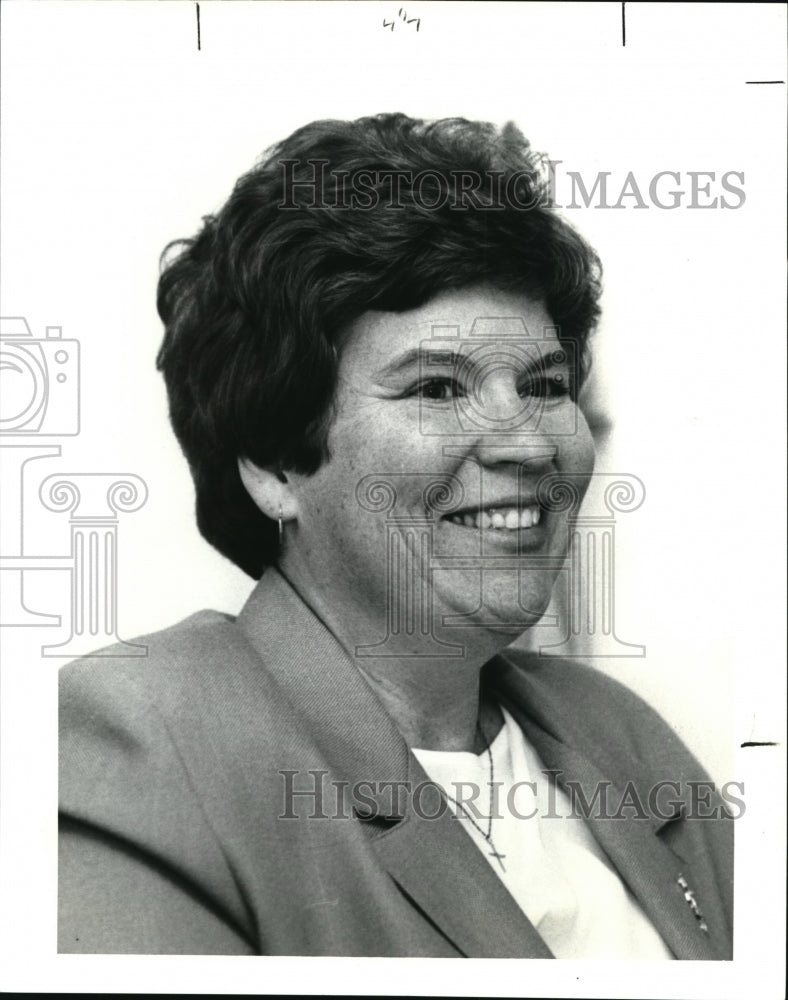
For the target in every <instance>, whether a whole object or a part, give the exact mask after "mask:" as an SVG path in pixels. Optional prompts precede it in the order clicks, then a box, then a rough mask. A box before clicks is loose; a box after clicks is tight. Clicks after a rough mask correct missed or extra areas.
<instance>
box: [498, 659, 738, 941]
mask: <svg viewBox="0 0 788 1000" xmlns="http://www.w3.org/2000/svg"><path fill="white" fill-rule="evenodd" d="M498 681H499V683H500V685H501V686H500V693H501V695H502V700H503V701H504V702H505V704H506V707H507V708H508V709H509V711H510V712H511V714H512V715H513V717H514V718H515V719H516V721H517V722H518V724H519V725H520V727H521V728H522V730H523V732H524V733H525V735H526V737H527V739H529V740H530V741H531V743H532V745H533V746H534V748H535V749H536V752H537V753H538V755H539V757H540V759H541V760H542V763H543V764H544V765H545V769H546V770H548V769H549V770H551V771H555V772H558V773H557V774H556V780H557V782H558V783H559V785H562V786H564V788H565V789H566V782H567V781H572V782H576V783H577V784H576V785H575V787H576V788H577V787H578V786H579V787H580V788H581V789H583V790H584V794H585V798H586V801H589V802H590V801H592V799H593V794H594V791H595V790H596V789H598V788H599V787H600V785H601V784H602V783H605V782H607V784H608V791H607V795H608V802H609V803H613V806H612V807H611V809H610V810H609V812H613V813H614V812H615V811H616V809H617V807H618V806H619V804H620V803H621V802H623V801H626V799H625V787H626V781H625V780H622V775H621V774H620V771H621V766H620V764H619V766H618V767H614V766H611V762H610V761H609V760H607V761H605V760H604V756H605V755H604V753H603V752H600V749H599V747H598V746H597V747H593V746H592V747H589V746H575V745H571V744H570V743H569V740H570V739H572V740H573V741H575V740H577V739H578V733H579V732H580V727H575V726H573V725H572V721H571V719H570V718H568V713H567V711H566V706H560V705H557V704H551V702H550V699H549V698H545V696H544V691H542V690H539V689H538V687H535V689H534V690H531V689H530V684H529V681H530V678H529V676H528V673H527V671H514V670H511V669H509V670H508V671H505V672H504V673H503V674H502V675H501V676H500V677H499V678H498ZM535 705H538V712H534V706H535ZM557 734H558V735H557ZM580 741H581V742H582V737H581V738H580ZM600 760H601V761H602V763H601V765H600V763H599V761H600ZM638 791H639V795H638V801H639V802H640V803H641V804H643V805H644V807H645V804H646V803H647V802H648V789H642V788H641V789H639V790H638ZM684 808H685V803H683V802H681V801H679V800H678V798H677V804H676V810H675V814H674V816H673V817H672V818H670V819H665V818H664V816H659V815H656V816H655V815H653V814H649V815H648V818H641V819H633V818H631V813H626V812H625V813H624V816H625V817H626V818H619V819H615V818H612V816H611V815H607V816H606V815H604V811H602V810H600V809H594V808H592V810H591V812H590V815H589V817H588V818H587V819H585V818H584V820H583V821H584V822H586V823H587V825H588V827H589V829H590V830H591V832H592V833H593V834H594V836H595V837H596V839H597V841H598V842H599V844H600V846H601V847H602V849H603V850H604V852H605V854H606V855H607V856H608V858H609V859H610V861H611V862H612V864H613V867H614V868H615V870H616V872H617V873H618V874H619V875H620V876H621V878H622V879H623V881H624V882H625V883H626V885H627V886H628V887H629V889H630V891H631V892H632V894H633V895H634V896H635V898H636V899H637V901H638V902H639V904H640V906H641V907H642V909H643V911H644V912H645V913H646V915H647V916H648V917H649V919H650V920H651V921H652V923H653V924H654V926H655V927H656V928H657V930H658V931H659V932H660V934H661V935H662V937H663V939H664V941H665V943H666V944H667V945H668V947H669V948H670V949H671V951H672V952H673V953H674V955H675V956H676V958H680V959H720V958H722V957H724V956H723V955H722V954H721V952H719V951H718V949H717V948H716V947H715V945H714V943H713V941H712V939H711V937H710V936H709V934H708V932H707V931H704V930H703V929H702V927H701V921H700V920H699V919H698V917H696V915H695V913H694V911H693V909H692V907H691V905H690V903H689V901H688V899H687V898H686V897H685V892H686V891H687V888H686V887H685V886H689V887H691V886H692V885H693V884H694V883H693V875H692V871H691V869H690V867H689V865H687V863H686V862H685V861H683V860H682V859H681V858H679V857H678V856H677V855H676V854H674V853H673V851H671V850H670V848H669V847H667V846H666V844H665V843H663V841H662V840H661V839H660V834H661V833H662V832H663V831H664V830H665V829H666V828H667V826H668V824H670V823H677V822H678V823H681V822H686V821H685V820H684V819H683V818H682V814H683V811H684ZM646 811H647V812H648V809H647V807H646ZM600 813H601V814H600ZM682 881H683V883H684V885H683V884H682Z"/></svg>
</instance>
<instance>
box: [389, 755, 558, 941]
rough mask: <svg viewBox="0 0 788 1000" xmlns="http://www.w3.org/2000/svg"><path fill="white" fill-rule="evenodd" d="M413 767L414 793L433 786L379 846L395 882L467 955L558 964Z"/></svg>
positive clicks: (438, 796)
mask: <svg viewBox="0 0 788 1000" xmlns="http://www.w3.org/2000/svg"><path fill="white" fill-rule="evenodd" d="M411 763H412V766H411V769H410V774H409V780H410V782H411V784H410V785H409V787H410V788H411V789H412V790H415V789H417V788H418V787H419V786H420V785H421V783H422V782H426V784H424V785H423V786H422V791H421V792H419V793H417V797H416V796H414V800H413V801H412V802H411V808H410V809H409V810H408V813H407V815H406V816H405V818H404V819H403V820H402V821H401V822H400V823H399V824H397V825H396V826H395V827H394V828H393V829H391V830H390V831H389V832H387V833H385V834H383V835H382V836H379V837H378V838H377V839H376V840H375V845H374V846H375V850H376V852H377V854H378V857H379V858H380V860H381V862H382V863H383V864H384V865H385V867H386V869H387V870H388V872H389V873H390V875H391V877H392V878H393V879H394V880H395V881H396V882H397V884H398V885H399V886H400V888H401V889H402V891H403V892H404V893H405V894H406V895H407V896H409V897H410V899H411V900H412V901H413V903H414V904H415V905H416V906H417V907H418V908H419V909H420V910H421V911H422V912H423V913H425V914H426V916H427V917H429V919H430V920H431V921H432V923H433V924H435V925H436V926H437V927H438V928H440V930H441V931H442V932H443V934H444V935H445V936H446V937H447V938H449V940H450V941H452V943H453V944H454V945H455V947H456V948H457V949H458V950H459V951H460V952H462V954H463V955H465V956H467V957H469V958H553V955H552V953H551V951H550V949H549V948H548V947H547V945H546V944H545V943H544V941H543V940H542V938H541V937H540V936H539V934H538V933H537V931H536V929H535V928H534V926H533V924H532V923H531V922H530V921H529V920H528V918H527V917H526V916H525V914H524V913H523V911H522V910H521V909H520V907H519V906H518V905H517V903H515V901H514V899H513V898H512V896H511V895H510V894H509V892H508V890H507V889H506V888H505V886H504V885H503V883H502V882H501V880H500V879H499V878H498V877H497V875H496V874H495V872H493V870H492V869H491V867H490V865H489V863H488V862H487V861H486V860H485V858H484V856H483V855H482V853H481V852H480V851H479V849H478V848H477V847H476V845H475V844H474V843H473V841H472V840H471V838H470V837H469V836H468V834H467V833H466V832H465V831H464V830H463V829H462V826H461V825H460V823H459V822H458V821H457V820H456V819H455V818H454V816H453V815H452V813H451V811H450V810H448V809H447V808H446V801H445V799H443V797H442V796H441V794H440V792H439V791H438V789H437V788H436V786H435V785H434V784H432V783H430V782H429V779H428V778H427V776H426V774H425V773H424V772H423V770H422V769H421V767H420V766H419V763H418V761H417V760H416V759H415V757H411ZM414 805H415V806H416V808H413V806H414Z"/></svg>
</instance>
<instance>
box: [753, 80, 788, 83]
mask: <svg viewBox="0 0 788 1000" xmlns="http://www.w3.org/2000/svg"><path fill="white" fill-rule="evenodd" d="M744 82H745V83H785V80H745V81H744Z"/></svg>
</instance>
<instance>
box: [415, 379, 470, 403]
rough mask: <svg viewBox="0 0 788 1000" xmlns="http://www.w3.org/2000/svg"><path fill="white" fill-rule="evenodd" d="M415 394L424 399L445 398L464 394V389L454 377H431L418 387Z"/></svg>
mask: <svg viewBox="0 0 788 1000" xmlns="http://www.w3.org/2000/svg"><path fill="white" fill-rule="evenodd" d="M415 395H417V396H420V397H421V398H422V399H432V400H443V399H451V398H454V397H456V396H462V395H463V391H462V389H461V388H460V386H459V385H458V383H457V382H455V381H454V379H449V378H431V379H428V380H427V381H426V382H421V383H420V384H419V385H418V386H417V387H416V391H415Z"/></svg>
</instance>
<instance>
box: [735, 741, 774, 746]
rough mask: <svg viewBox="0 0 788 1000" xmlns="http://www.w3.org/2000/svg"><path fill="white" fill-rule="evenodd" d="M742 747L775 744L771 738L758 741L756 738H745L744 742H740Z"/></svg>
mask: <svg viewBox="0 0 788 1000" xmlns="http://www.w3.org/2000/svg"><path fill="white" fill-rule="evenodd" d="M740 745H741V746H742V747H776V746H777V744H776V743H775V742H774V741H773V740H764V741H763V742H760V741H758V740H747V741H746V742H745V743H742V744H740Z"/></svg>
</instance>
